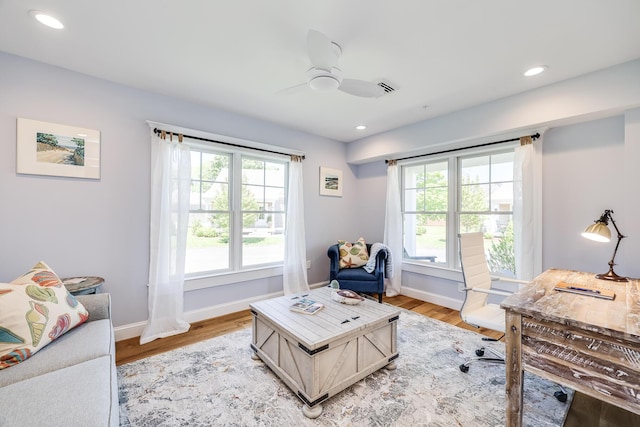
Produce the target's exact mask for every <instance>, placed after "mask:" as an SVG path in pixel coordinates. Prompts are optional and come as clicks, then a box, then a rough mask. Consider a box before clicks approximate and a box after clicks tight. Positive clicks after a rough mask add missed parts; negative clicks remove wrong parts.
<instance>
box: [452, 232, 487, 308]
mask: <svg viewBox="0 0 640 427" xmlns="http://www.w3.org/2000/svg"><path fill="white" fill-rule="evenodd" d="M458 239H459V243H460V245H459V246H460V264H461V266H462V276H463V277H464V283H465V287H466V288H482V289H491V275H490V272H489V266H488V265H487V258H486V256H485V253H484V237H483V235H482V233H464V234H458ZM487 298H488V295H487V294H486V293H482V292H472V291H467V292H466V293H465V299H464V302H463V303H462V308H461V309H460V316H461V317H462V320H465V319H466V314H467V313H469V312H472V311H475V310H477V309H479V308H482V307H483V306H484V305H486V303H487Z"/></svg>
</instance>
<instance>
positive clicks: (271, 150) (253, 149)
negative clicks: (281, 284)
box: [147, 120, 304, 292]
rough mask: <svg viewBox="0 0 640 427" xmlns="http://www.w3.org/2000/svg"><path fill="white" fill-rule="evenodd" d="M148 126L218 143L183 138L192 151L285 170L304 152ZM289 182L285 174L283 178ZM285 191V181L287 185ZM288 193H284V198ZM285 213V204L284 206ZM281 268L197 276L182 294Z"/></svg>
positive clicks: (187, 280) (273, 273) (277, 273)
mask: <svg viewBox="0 0 640 427" xmlns="http://www.w3.org/2000/svg"><path fill="white" fill-rule="evenodd" d="M147 125H149V127H150V128H151V129H154V128H159V129H163V130H165V131H167V132H173V133H174V137H177V135H178V134H183V135H189V136H191V137H195V138H203V139H206V140H212V141H219V142H220V143H215V142H208V141H206V142H205V141H199V140H197V139H193V138H188V137H185V138H184V140H183V143H184V144H188V145H189V146H190V147H194V148H195V149H202V148H205V149H212V150H214V151H220V152H230V151H237V152H241V153H244V154H245V155H247V156H250V157H262V158H264V159H265V160H275V161H282V162H286V163H287V168H288V167H289V164H290V163H291V155H296V156H304V153H303V152H301V151H298V150H293V149H289V148H284V147H279V146H276V145H270V144H264V143H260V142H256V141H250V140H246V139H241V138H234V137H231V136H226V135H220V134H215V133H211V132H205V131H200V130H197V129H191V128H185V127H181V126H175V125H171V124H167V123H161V122H155V121H151V120H147ZM285 179H287V180H288V173H287V174H286V176H285ZM286 185H287V187H286V188H285V192H286V190H287V188H288V182H287V183H286ZM286 196H287V194H285V199H286ZM285 210H286V204H285ZM282 274H283V265H282V263H280V264H278V265H268V266H256V267H251V268H247V269H244V270H242V271H225V272H221V273H218V274H212V275H206V274H202V275H198V276H197V277H195V276H192V277H187V278H185V283H184V291H185V292H187V291H193V290H197V289H205V288H211V287H216V286H223V285H229V284H234V283H241V282H247V281H251V280H259V279H265V278H269V277H275V276H282Z"/></svg>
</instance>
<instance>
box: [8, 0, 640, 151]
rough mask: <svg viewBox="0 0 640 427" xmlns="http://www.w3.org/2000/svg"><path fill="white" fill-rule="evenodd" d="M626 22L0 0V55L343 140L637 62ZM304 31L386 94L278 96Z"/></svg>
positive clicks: (514, 12) (391, 8) (137, 0)
mask: <svg viewBox="0 0 640 427" xmlns="http://www.w3.org/2000/svg"><path fill="white" fill-rule="evenodd" d="M30 9H39V10H43V11H47V12H50V13H51V14H53V15H55V16H56V17H57V18H58V19H60V20H61V21H62V22H63V23H64V24H65V29H64V30H52V29H50V28H46V27H44V26H42V25H41V24H39V23H37V22H36V21H35V20H34V19H32V18H31V16H29V14H28V11H29V10H30ZM639 20H640V1H639V0H607V1H604V0H537V1H520V0H484V1H478V0H446V1H445V0H395V1H391V0H386V1H385V0H234V1H221V0H187V1H176V0H134V1H131V0H111V1H97V0H94V1H88V0H0V51H5V52H8V53H12V54H16V55H20V56H24V57H27V58H32V59H35V60H38V61H42V62H45V63H49V64H53V65H57V66H59V67H63V68H68V69H70V70H74V71H78V72H81V73H85V74H88V75H91V76H96V77H100V78H103V79H107V80H110V81H114V82H118V83H122V84H125V85H128V86H132V87H136V88H140V89H144V90H148V91H153V92H157V93H161V94H165V95H169V96H173V97H177V98H182V99H185V100H188V101H192V102H196V103H199V104H203V105H207V106H211V107H216V108H220V109H224V110H228V111H232V112H237V113H241V114H244V115H248V116H252V117H256V118H260V119H264V120H268V121H271V122H275V123H278V124H282V125H285V126H288V127H291V128H295V129H299V130H303V131H306V132H309V133H312V134H316V135H321V136H324V137H327V138H331V139H335V140H339V141H345V142H349V141H353V140H356V139H360V138H362V137H365V136H368V135H371V134H375V133H379V132H383V131H386V130H389V129H393V128H396V127H399V126H403V125H406V124H410V123H414V122H417V121H421V120H425V119H429V118H432V117H435V116H439V115H442V114H446V113H448V112H451V111H455V110H459V109H462V108H466V107H469V106H472V105H477V104H481V103H484V102H487V101H490V100H494V99H498V98H502V97H505V96H508V95H511V94H515V93H519V92H523V91H526V90H530V89H533V88H536V87H539V86H543V85H547V84H550V83H553V82H557V81H560V80H564V79H567V78H571V77H575V76H578V75H580V74H584V73H588V72H591V71H594V70H598V69H601V68H605V67H608V66H611V65H615V64H619V63H623V62H627V61H630V60H634V59H637V58H640V24H639V22H640V21H639ZM309 29H315V30H318V31H320V32H322V33H324V34H326V35H327V36H329V37H330V38H331V39H332V40H333V41H334V42H336V43H338V44H339V45H340V46H341V47H342V56H341V57H340V60H339V66H340V68H341V69H342V71H343V74H344V76H345V77H350V78H355V79H361V80H370V81H376V82H377V81H384V82H386V83H388V84H390V85H391V86H393V87H394V88H395V89H396V91H395V92H393V93H390V94H387V95H384V96H382V97H380V98H358V97H355V96H352V95H348V94H346V93H343V92H340V91H333V92H328V93H327V92H324V93H321V92H315V91H313V90H312V89H309V88H308V87H302V88H300V90H297V91H285V92H282V93H279V91H281V90H282V89H285V88H287V87H290V86H293V85H296V84H300V83H304V82H305V81H306V77H305V74H306V71H307V69H308V68H309V67H310V62H309V59H308V57H307V54H306V35H307V31H308V30H309ZM536 64H545V65H548V66H549V69H548V70H547V72H546V73H543V74H542V75H539V76H537V77H532V78H525V77H524V76H523V75H522V72H523V71H524V70H525V69H527V68H528V67H530V66H532V65H536ZM0 76H1V70H0ZM425 106H426V107H425ZM149 119H153V117H149ZM357 124H365V125H367V126H368V129H367V130H365V131H356V130H355V128H354V127H355V125H357ZM176 125H179V123H176Z"/></svg>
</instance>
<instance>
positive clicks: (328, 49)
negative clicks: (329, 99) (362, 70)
mask: <svg viewBox="0 0 640 427" xmlns="http://www.w3.org/2000/svg"><path fill="white" fill-rule="evenodd" d="M307 53H308V55H309V59H310V60H311V68H309V70H307V78H308V80H307V83H305V84H304V85H308V86H309V87H310V88H311V89H313V90H316V91H319V92H327V91H331V90H336V89H338V90H340V91H342V92H345V93H348V94H350V95H355V96H360V97H364V98H378V97H380V96H382V95H384V94H385V93H386V91H385V89H384V88H383V87H382V86H379V85H378V84H376V83H373V82H368V81H365V80H356V79H347V78H343V77H342V70H340V69H339V68H338V67H337V65H338V58H339V57H340V54H341V53H342V48H340V46H339V45H338V44H337V43H334V42H332V41H331V39H329V37H327V36H326V35H324V34H322V33H321V32H319V31H316V30H309V33H308V34H307ZM297 86H302V85H297ZM297 86H294V88H295V87H297Z"/></svg>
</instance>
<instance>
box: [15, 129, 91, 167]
mask: <svg viewBox="0 0 640 427" xmlns="http://www.w3.org/2000/svg"><path fill="white" fill-rule="evenodd" d="M16 152H17V156H16V157H17V165H16V171H17V172H18V173H26V174H32V175H50V176H66V177H72V178H90V179H100V131H97V130H94V129H85V128H78V127H73V126H66V125H59V124H56V123H47V122H39V121H36V120H29V119H23V118H18V123H17V146H16Z"/></svg>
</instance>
